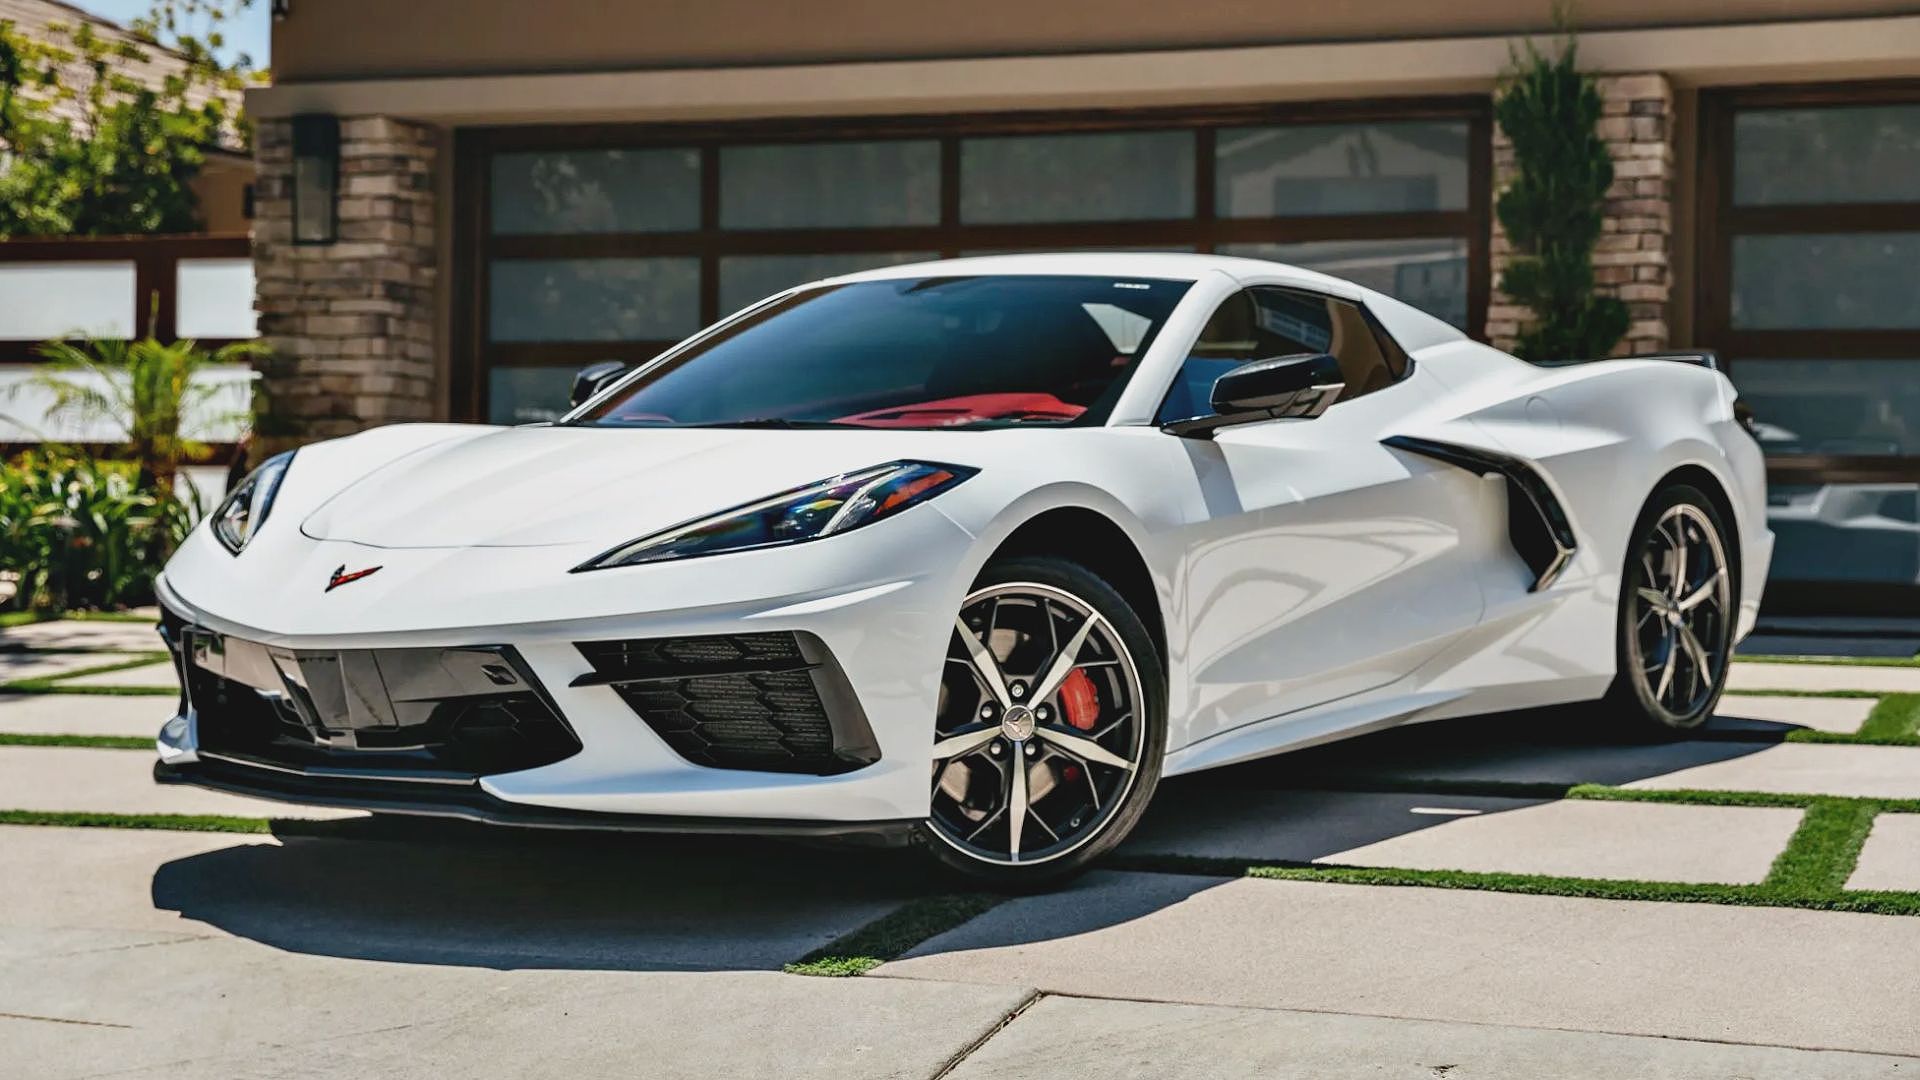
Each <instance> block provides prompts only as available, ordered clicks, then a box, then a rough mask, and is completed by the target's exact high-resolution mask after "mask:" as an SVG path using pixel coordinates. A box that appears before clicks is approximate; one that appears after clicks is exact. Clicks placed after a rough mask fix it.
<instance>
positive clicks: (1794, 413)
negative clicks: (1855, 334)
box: [1727, 359, 1920, 457]
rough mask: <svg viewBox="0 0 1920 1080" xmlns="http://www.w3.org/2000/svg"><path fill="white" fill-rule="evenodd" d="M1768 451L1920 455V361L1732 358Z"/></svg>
mask: <svg viewBox="0 0 1920 1080" xmlns="http://www.w3.org/2000/svg"><path fill="white" fill-rule="evenodd" d="M1727 374H1728V376H1729V377H1730V378H1732V379H1733V384H1734V386H1736V387H1738V388H1739V390H1740V398H1741V400H1742V401H1744V402H1746V403H1747V404H1748V405H1749V406H1751V407H1752V409H1753V416H1754V422H1755V424H1756V425H1757V427H1758V430H1759V435H1760V445H1761V447H1762V448H1763V449H1765V450H1766V452H1767V453H1768V454H1833V455H1840V456H1860V457H1886V456H1905V457H1912V456H1920V360H1891V359H1889V360H1774V359H1764V360H1752V359H1742V360H1737V361H1735V362H1734V363H1732V364H1730V365H1728V368H1727Z"/></svg>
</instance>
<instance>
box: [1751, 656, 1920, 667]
mask: <svg viewBox="0 0 1920 1080" xmlns="http://www.w3.org/2000/svg"><path fill="white" fill-rule="evenodd" d="M1733 662H1734V663H1736V664H1742V663H1745V664H1810V665H1812V666H1815V667H1920V656H1767V655H1764V654H1756V655H1753V656H1748V655H1746V654H1744V653H1743V654H1741V655H1739V656H1735V657H1734V658H1733Z"/></svg>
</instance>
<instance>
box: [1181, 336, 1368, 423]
mask: <svg viewBox="0 0 1920 1080" xmlns="http://www.w3.org/2000/svg"><path fill="white" fill-rule="evenodd" d="M1346 385H1347V384H1346V380H1345V379H1344V378H1342V377H1341V375H1340V362H1339V361H1338V360H1335V359H1334V358H1333V357H1332V356H1331V355H1329V354H1327V353H1299V354H1296V355H1293V356H1272V357H1268V358H1266V359H1264V360H1251V361H1248V362H1247V363H1244V364H1241V365H1240V366H1239V367H1237V368H1234V369H1233V370H1232V371H1229V372H1227V373H1226V374H1225V375H1222V376H1220V377H1219V378H1218V379H1216V380H1214V383H1213V394H1212V402H1211V404H1212V405H1213V411H1214V413H1215V415H1213V416H1196V417H1193V418H1192V419H1189V420H1175V421H1173V422H1172V423H1170V424H1166V425H1164V426H1163V427H1162V428H1161V430H1163V431H1167V432H1170V433H1172V434H1174V435H1187V436H1194V437H1197V438H1203V439H1205V438H1211V437H1212V435H1213V432H1214V431H1215V430H1217V429H1219V428H1223V427H1226V426H1228V425H1230V424H1251V423H1254V422H1256V421H1260V420H1286V419H1291V420H1311V419H1313V418H1314V417H1316V416H1319V415H1320V414H1321V413H1323V412H1326V411H1327V409H1328V407H1329V406H1331V405H1332V404H1333V403H1334V402H1335V401H1337V400H1339V397H1340V392H1341V391H1342V390H1345V389H1346Z"/></svg>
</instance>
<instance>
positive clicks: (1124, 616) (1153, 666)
mask: <svg viewBox="0 0 1920 1080" xmlns="http://www.w3.org/2000/svg"><path fill="white" fill-rule="evenodd" d="M1016 582H1033V583H1035V584H1038V585H1049V586H1052V587H1053V588H1056V589H1060V590H1062V591H1065V592H1068V593H1071V594H1072V595H1074V596H1077V597H1079V598H1080V599H1081V600H1082V601H1084V602H1085V603H1087V604H1088V605H1090V606H1092V607H1093V609H1094V610H1096V611H1098V612H1099V613H1100V615H1101V617H1102V618H1104V619H1106V620H1107V622H1108V623H1109V624H1110V625H1111V626H1113V628H1114V630H1115V632H1116V633H1118V634H1119V636H1120V640H1121V641H1122V643H1124V644H1125V645H1126V647H1127V651H1128V652H1129V653H1130V654H1132V656H1133V661H1134V669H1135V671H1136V672H1137V673H1138V675H1139V678H1140V693H1141V701H1140V703H1139V706H1138V708H1139V711H1140V713H1141V716H1142V718H1143V720H1144V727H1145V730H1144V732H1143V733H1142V743H1141V752H1140V762H1139V766H1138V768H1137V769H1136V771H1135V775H1134V780H1133V785H1132V787H1130V788H1129V789H1128V791H1127V794H1126V795H1125V796H1124V797H1123V799H1122V801H1121V804H1120V807H1119V809H1118V810H1116V811H1115V812H1114V814H1113V815H1112V816H1111V817H1109V818H1108V819H1107V820H1106V822H1105V824H1103V825H1102V826H1101V827H1100V832H1099V833H1098V834H1097V835H1095V836H1094V838H1093V839H1092V840H1090V841H1088V842H1087V843H1085V844H1083V845H1081V846H1080V847H1079V848H1078V849H1076V850H1074V851H1072V852H1070V853H1068V854H1066V855H1062V856H1060V857H1059V858H1057V859H1050V860H1048V861H1047V862H1043V863H1032V864H1028V865H1025V866H1018V865H1016V866H1001V865H997V864H993V863H985V862H981V861H979V860H977V859H973V858H970V857H968V856H967V855H966V854H964V853H963V852H960V851H957V850H955V849H954V848H953V846H952V845H950V844H948V843H947V842H946V841H945V840H943V839H941V838H940V837H939V836H938V835H936V834H935V833H934V832H933V827H932V825H931V824H929V823H927V822H922V823H921V824H920V825H919V826H918V833H919V841H920V843H921V845H922V846H923V847H924V848H925V849H926V851H927V852H928V853H929V854H930V855H932V856H933V858H934V859H935V860H937V861H938V862H939V863H940V864H941V865H942V866H943V867H944V868H945V869H946V870H947V871H949V872H951V873H955V874H959V875H961V876H962V877H964V878H966V879H967V880H968V881H970V882H971V883H973V884H976V885H978V884H985V885H987V886H988V887H990V888H994V889H998V890H1001V891H1007V892H1020V891H1024V890H1031V889H1039V888H1046V887H1049V886H1051V885H1053V884H1055V883H1057V882H1060V881H1063V880H1065V879H1067V878H1070V877H1073V876H1074V875H1076V874H1079V873H1081V872H1082V871H1084V870H1085V869H1086V868H1087V867H1088V866H1089V865H1091V864H1092V863H1093V862H1094V861H1095V860H1097V859H1099V858H1100V857H1101V856H1103V855H1105V854H1107V853H1108V852H1110V851H1112V850H1113V849H1114V847H1115V846H1117V845H1118V844H1119V843H1120V842H1121V841H1122V840H1124V839H1126V837H1127V834H1128V833H1131V832H1132V831H1133V828H1134V826H1135V825H1138V824H1139V822H1140V817H1141V815H1142V814H1144V813H1145V812H1146V809H1147V804H1148V803H1149V802H1150V801H1151V800H1152V799H1153V793H1154V790H1155V789H1156V788H1158V787H1159V784H1160V768H1161V764H1162V761H1163V759H1164V757H1165V755H1166V745H1167V688H1166V674H1165V661H1164V660H1163V659H1162V658H1161V656H1160V651H1159V649H1158V648H1157V647H1156V646H1155V645H1154V642H1153V636H1152V635H1151V634H1150V633H1149V632H1148V631H1147V627H1146V623H1145V622H1143V621H1142V620H1141V618H1140V615H1139V613H1138V612H1136V611H1135V610H1134V609H1133V605H1131V604H1129V603H1127V601H1126V599H1125V598H1124V597H1122V596H1121V595H1120V593H1119V591H1118V590H1116V589H1115V588H1114V587H1113V586H1112V585H1109V584H1108V583H1107V582H1106V581H1105V580H1104V579H1103V578H1101V577H1100V576H1099V575H1097V574H1095V573H1094V572H1093V571H1091V570H1089V569H1087V568H1086V567H1084V566H1081V565H1080V564H1079V563H1076V562H1073V561H1072V560H1070V559H1066V558H1061V557H1058V556H1051V555H1022V556H1015V557H1011V558H1005V559H995V560H993V561H992V562H989V563H988V564H987V566H986V568H985V569H983V570H982V571H981V572H980V576H979V578H978V579H976V580H975V581H974V583H973V586H972V588H970V589H968V590H967V591H968V594H969V595H971V594H972V593H973V592H975V591H977V590H980V589H984V588H988V587H991V586H994V585H1005V584H1012V583H1016ZM929 723H931V720H929Z"/></svg>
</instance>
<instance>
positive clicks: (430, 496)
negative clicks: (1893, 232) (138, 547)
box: [301, 427, 986, 548]
mask: <svg viewBox="0 0 1920 1080" xmlns="http://www.w3.org/2000/svg"><path fill="white" fill-rule="evenodd" d="M985 434H986V433H979V432H976V433H957V432H930V431H915V432H895V431H886V432H882V431H743V430H739V429H726V428H700V429H671V430H669V429H661V428H592V427H521V428H505V429H502V430H499V431H494V432H490V433H488V434H485V435H480V436H477V437H475V438H471V439H460V440H454V441H451V442H447V443H442V444H439V445H433V446H428V447H426V448H425V449H423V450H420V451H417V452H414V453H411V454H408V455H406V456H404V457H402V458H400V459H398V460H395V461H393V462H391V463H389V464H387V465H384V466H382V467H381V468H378V469H376V470H374V471H373V472H371V473H369V474H367V475H365V476H363V477H361V478H360V479H358V480H356V481H354V482H352V483H350V484H348V485H347V486H346V487H345V488H343V489H342V490H341V491H339V492H338V493H337V494H335V495H334V496H333V497H331V498H330V499H328V500H327V501H326V502H324V503H322V504H321V505H320V506H319V508H318V509H316V510H315V511H314V512H313V513H312V514H310V515H309V516H308V517H307V518H306V520H305V521H304V522H303V523H302V525H301V531H302V532H304V533H306V534H307V535H308V536H310V537H312V538H313V539H316V540H349V541H353V542H355V543H360V544H367V545H371V546H375V547H384V548H439V547H476V546H484V547H532V546H548V545H564V544H580V543H588V542H591V543H598V544H606V545H607V546H612V545H614V544H619V543H624V542H626V541H627V540H631V539H634V538H637V537H640V536H645V535H648V534H650V533H653V532H657V531H659V530H661V529H665V528H668V527H670V526H673V525H677V524H679V523H681V522H683V521H687V520H689V519H692V518H698V517H703V516H705V515H707V514H712V513H715V512H718V511H722V510H726V509H729V508H731V507H734V506H738V505H741V504H743V503H747V502H751V501H754V500H757V499H761V498H764V497H766V496H768V495H772V494H775V493H777V492H781V491H785V490H788V489H790V488H795V487H800V486H803V485H806V484H810V483H812V482H814V481H816V480H822V479H825V478H827V477H830V476H836V475H838V474H840V473H844V472H849V471H851V470H854V469H859V468H864V467H866V466H870V465H877V464H882V463H884V462H888V461H894V460H899V459H902V458H917V459H923V460H932V461H941V462H951V463H956V464H974V463H975V462H974V460H973V459H974V458H976V457H977V455H976V453H974V451H975V450H977V449H978V448H979V446H980V442H981V440H982V438H983V436H984V435H985Z"/></svg>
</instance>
